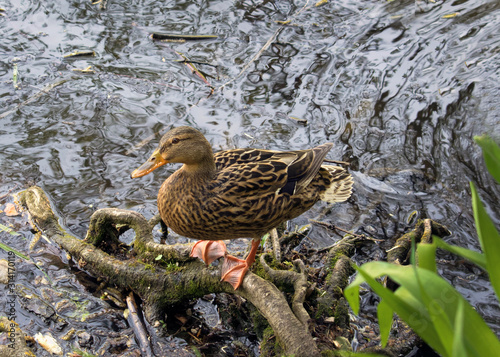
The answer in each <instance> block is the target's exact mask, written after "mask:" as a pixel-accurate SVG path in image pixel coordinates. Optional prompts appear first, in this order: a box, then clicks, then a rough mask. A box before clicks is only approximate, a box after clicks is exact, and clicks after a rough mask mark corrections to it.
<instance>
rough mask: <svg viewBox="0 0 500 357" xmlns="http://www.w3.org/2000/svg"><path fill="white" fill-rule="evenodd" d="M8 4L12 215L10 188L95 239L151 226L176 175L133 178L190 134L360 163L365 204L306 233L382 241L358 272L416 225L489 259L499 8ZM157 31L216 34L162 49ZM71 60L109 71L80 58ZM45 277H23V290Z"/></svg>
mask: <svg viewBox="0 0 500 357" xmlns="http://www.w3.org/2000/svg"><path fill="white" fill-rule="evenodd" d="M0 5H1V6H0V7H1V8H2V10H1V11H0V29H1V31H2V33H3V36H2V41H1V43H0V54H1V56H0V167H1V170H0V195H1V196H2V201H1V202H0V203H2V204H5V203H6V202H9V200H11V199H10V197H9V196H7V195H6V194H7V193H9V192H10V191H16V190H19V189H22V188H24V187H26V186H28V185H31V184H37V185H39V186H41V187H42V188H43V189H44V190H45V192H47V194H48V195H49V197H50V199H51V200H52V203H53V206H54V208H55V209H56V211H57V212H58V214H60V216H61V218H62V222H61V223H62V224H63V225H64V226H65V227H66V228H68V229H69V230H70V231H71V232H73V233H74V234H76V235H78V236H81V237H83V236H84V235H85V232H86V229H87V226H88V222H89V218H90V216H91V215H92V213H93V212H94V211H95V210H96V209H99V208H104V207H119V208H126V209H132V210H136V211H138V212H140V213H142V214H144V215H145V216H146V217H147V218H149V217H151V216H152V215H154V214H155V213H156V194H157V192H158V188H159V186H160V184H161V182H162V181H163V179H164V178H165V177H166V176H167V175H168V174H169V173H172V172H173V171H174V170H175V169H176V168H177V167H176V166H170V167H168V168H166V169H163V170H158V172H154V174H151V175H148V176H145V177H144V178H141V179H136V180H132V179H130V176H129V175H130V173H131V171H132V170H133V169H134V168H136V167H138V166H139V165H140V164H141V163H142V162H143V161H144V160H145V159H146V158H147V157H148V156H149V154H150V153H151V151H152V150H153V149H154V148H155V147H156V145H157V142H158V139H159V136H160V135H161V134H162V133H164V132H165V131H166V130H168V129H169V128H171V127H173V126H180V125H191V126H194V127H196V128H198V129H200V130H202V131H203V132H204V133H205V134H206V136H207V138H208V139H209V140H210V142H211V143H212V145H213V147H214V149H215V150H221V149H231V148H237V147H260V148H268V149H277V150H285V149H304V148H309V147H311V146H314V145H318V144H321V143H324V142H332V143H334V148H333V149H332V150H331V153H330V154H329V156H328V158H330V159H333V160H342V161H347V162H349V163H350V166H349V170H350V172H351V173H352V175H353V176H354V178H355V188H354V194H353V196H352V198H351V199H350V200H349V201H348V202H347V203H344V204H340V205H337V206H335V207H334V208H333V210H331V211H330V210H328V209H327V208H326V206H324V205H321V204H318V205H317V206H315V208H314V209H313V210H311V211H309V212H308V213H307V214H306V215H304V216H303V217H300V218H298V219H297V220H296V221H294V222H293V223H292V224H297V225H301V224H305V223H307V219H308V218H318V219H321V220H324V221H328V222H333V223H335V224H336V225H338V226H341V227H343V228H345V229H349V230H353V231H355V232H358V233H367V234H369V235H371V236H372V237H374V238H378V239H382V240H384V242H383V243H381V244H379V245H378V246H374V247H371V248H365V249H364V250H362V251H360V252H359V254H358V262H360V263H361V262H364V261H368V260H370V259H382V258H383V257H384V254H385V253H384V251H385V249H387V248H389V247H390V246H391V244H392V243H393V242H394V239H395V238H397V237H398V236H399V235H401V234H402V233H404V232H405V230H407V229H409V228H410V227H411V226H412V224H413V223H414V222H413V221H411V220H410V222H409V218H410V217H413V215H412V213H413V212H417V216H418V217H429V218H432V219H434V220H437V221H439V222H440V223H442V224H444V225H446V226H447V227H448V228H449V229H450V230H451V231H452V232H453V235H452V236H451V237H449V238H448V241H449V242H451V243H454V244H458V245H460V246H463V247H467V248H471V249H479V244H478V242H477V238H476V234H475V228H474V221H473V216H472V210H471V202H470V189H469V181H474V182H475V183H476V185H477V187H478V189H479V192H480V195H481V198H482V199H483V201H484V203H485V205H486V206H487V209H488V212H489V213H490V214H491V216H492V218H493V219H494V221H495V223H496V224H497V227H498V226H500V205H499V204H498V202H499V200H500V188H499V186H498V185H497V184H496V183H495V182H494V181H493V179H491V178H490V177H489V175H488V173H487V171H486V169H485V166H484V164H483V161H482V157H481V151H480V150H479V148H478V146H477V145H475V144H474V142H473V136H474V135H480V134H483V133H489V134H490V135H492V136H493V137H494V138H495V139H496V140H497V142H498V141H500V107H499V106H498V98H499V97H500V86H499V83H500V55H499V53H500V36H499V30H498V28H499V26H500V2H499V1H497V0H489V1H488V0H455V1H440V0H436V1H435V2H434V1H424V0H416V1H415V0H411V1H392V2H389V1H381V0H380V1H375V0H364V1H356V2H353V1H347V0H338V1H328V2H326V3H325V4H323V5H320V6H314V5H315V4H314V2H308V1H302V0H301V1H281V0H276V1H262V2H259V1H232V0H231V1H229V0H220V1H189V0H187V1H163V2H159V1H148V0H145V1H136V0H131V1H126V2H123V1H120V2H118V1H113V0H109V1H107V2H105V3H104V2H101V3H99V4H92V3H91V2H90V1H85V2H82V1H69V0H66V1H65V0H63V1H57V2H43V1H34V0H32V1H28V0H16V1H9V0H6V1H3V2H2V3H1V4H0ZM102 5H105V7H104V8H101V7H102ZM287 20H290V21H289V22H287V23H285V24H284V23H283V21H287ZM152 32H159V33H170V34H183V35H217V36H218V37H217V38H216V39H211V40H203V41H186V42H160V41H153V40H152V39H151V38H150V37H149V34H150V33H152ZM266 44H267V45H266ZM73 51H95V56H78V57H70V58H65V57H64V56H65V55H67V54H70V53H72V52H73ZM181 54H182V55H183V56H185V57H186V58H188V59H189V60H190V61H193V62H194V63H195V66H196V68H198V69H199V70H200V71H201V72H202V73H204V74H205V77H206V79H205V80H202V79H201V78H200V77H199V76H198V75H197V74H196V73H193V71H192V70H191V69H190V68H189V67H188V66H187V65H186V63H183V62H182V58H183V57H182V56H181ZM87 68H90V70H92V72H91V73H85V72H82V71H79V70H84V69H87ZM16 72H17V75H15V73H16ZM144 140H146V141H144ZM2 208H3V206H2ZM325 212H327V213H325ZM19 222H20V221H19V219H16V218H9V217H6V216H3V215H2V216H0V223H2V224H4V225H10V224H13V225H14V227H15V229H16V230H17V231H19V232H20V233H22V237H23V238H24V239H20V238H19V237H14V236H11V235H9V234H8V233H5V232H0V237H1V241H2V242H4V243H6V244H9V245H10V246H12V247H14V248H16V249H18V250H20V251H22V252H28V250H29V249H28V245H29V241H30V239H31V233H30V232H29V230H28V228H27V227H26V226H21V225H20V223H19ZM310 238H311V241H312V243H311V244H315V245H318V246H326V245H330V244H332V242H333V241H335V240H336V239H338V238H339V237H338V236H336V235H333V234H332V232H328V231H326V230H324V229H322V228H319V227H314V228H313V231H312V233H311V234H310ZM34 249H35V252H36V256H37V257H38V258H37V259H40V260H44V261H45V263H46V266H47V267H51V268H50V269H54V270H55V269H56V266H57V265H62V264H61V263H60V262H58V259H59V258H58V255H59V254H60V253H58V252H57V249H55V248H52V252H51V253H47V247H46V244H45V243H43V242H40V243H38V245H37V246H36V247H35V248H34ZM47 254H48V255H47ZM3 255H5V257H6V254H4V252H3V251H2V252H0V258H5V257H4V256H3ZM48 256H49V257H48ZM440 257H441V260H440V264H439V269H440V272H441V273H442V274H443V275H444V276H445V277H446V278H447V279H449V281H451V282H452V283H453V284H454V285H455V286H457V288H458V289H459V290H460V292H461V293H462V294H463V295H464V296H465V297H466V298H467V299H468V300H469V301H470V302H471V303H472V304H473V305H474V306H475V307H476V308H477V310H478V311H479V312H480V313H481V314H482V315H483V316H485V318H486V320H487V322H488V323H489V324H490V326H491V327H492V328H494V329H495V331H496V332H497V334H499V332H500V308H499V306H498V302H497V300H496V298H495V295H494V293H493V291H492V289H491V287H490V285H489V283H488V280H487V277H485V276H484V274H481V273H480V271H479V270H478V269H475V268H473V267H472V266H470V265H464V264H461V263H460V261H459V259H458V258H456V257H454V256H452V255H445V254H441V256H440ZM26 271H30V270H29V269H28V268H26ZM51 271H52V270H50V271H49V276H50V274H55V273H52V272H51ZM41 274H42V273H40V272H39V271H31V272H30V273H29V274H27V276H29V277H28V278H27V277H25V276H19V279H20V283H22V284H26V285H29V284H30V280H31V279H32V278H33V276H39V275H41ZM51 277H52V278H54V276H51ZM71 284H77V282H72V283H71ZM71 284H70V285H71ZM21 322H22V323H21V326H22V327H24V328H29V326H30V322H29V321H28V320H27V319H26V320H25V321H21ZM23 325H24V326H23ZM35 325H36V326H38V327H37V328H34V329H33V326H31V328H32V331H36V330H37V329H40V330H41V329H42V328H43V323H42V322H40V321H37V322H35Z"/></svg>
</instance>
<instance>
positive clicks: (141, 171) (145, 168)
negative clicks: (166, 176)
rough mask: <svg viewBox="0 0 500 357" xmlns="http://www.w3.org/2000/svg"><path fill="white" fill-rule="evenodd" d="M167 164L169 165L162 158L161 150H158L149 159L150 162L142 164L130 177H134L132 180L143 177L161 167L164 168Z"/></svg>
mask: <svg viewBox="0 0 500 357" xmlns="http://www.w3.org/2000/svg"><path fill="white" fill-rule="evenodd" d="M165 164H168V161H167V160H165V159H164V158H163V157H161V155H160V151H159V150H156V151H155V152H153V154H152V155H151V156H150V157H149V159H148V161H146V162H145V163H144V164H142V165H141V166H140V167H139V168H137V169H135V170H134V171H133V172H132V173H131V174H130V177H132V178H137V177H142V176H144V175H147V174H149V173H150V172H151V171H154V170H156V169H157V168H159V167H160V166H163V165H165Z"/></svg>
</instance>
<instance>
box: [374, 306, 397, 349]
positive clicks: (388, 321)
mask: <svg viewBox="0 0 500 357" xmlns="http://www.w3.org/2000/svg"><path fill="white" fill-rule="evenodd" d="M393 315H394V311H393V310H392V308H391V305H389V304H387V303H386V302H385V300H381V301H380V302H379V303H378V305H377V318H378V325H379V327H380V342H381V343H382V347H385V346H386V344H387V340H388V339H389V333H390V332H391V327H392V318H393Z"/></svg>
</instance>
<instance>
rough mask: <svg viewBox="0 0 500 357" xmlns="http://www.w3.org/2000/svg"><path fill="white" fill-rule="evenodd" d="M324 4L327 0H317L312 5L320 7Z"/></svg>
mask: <svg viewBox="0 0 500 357" xmlns="http://www.w3.org/2000/svg"><path fill="white" fill-rule="evenodd" d="M326 3H328V0H319V1H318V2H317V3H316V4H314V6H321V5H325V4H326Z"/></svg>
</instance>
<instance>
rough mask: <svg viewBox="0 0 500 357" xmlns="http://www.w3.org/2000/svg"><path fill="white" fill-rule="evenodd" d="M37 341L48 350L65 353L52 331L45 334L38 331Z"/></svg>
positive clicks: (59, 353) (58, 353) (60, 354)
mask: <svg viewBox="0 0 500 357" xmlns="http://www.w3.org/2000/svg"><path fill="white" fill-rule="evenodd" d="M34 338H35V341H36V342H38V344H39V345H40V346H42V347H43V348H44V349H45V350H46V351H47V352H49V353H51V354H54V355H58V356H62V355H63V350H62V348H61V346H59V344H58V343H57V340H56V339H55V338H54V337H52V335H51V334H50V332H47V333H46V334H45V335H42V334H41V333H40V332H38V333H37V334H36V335H35V336H34Z"/></svg>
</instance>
